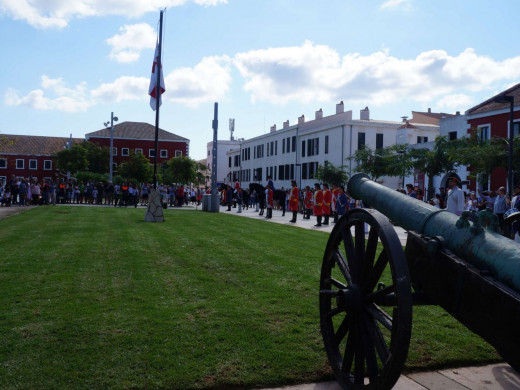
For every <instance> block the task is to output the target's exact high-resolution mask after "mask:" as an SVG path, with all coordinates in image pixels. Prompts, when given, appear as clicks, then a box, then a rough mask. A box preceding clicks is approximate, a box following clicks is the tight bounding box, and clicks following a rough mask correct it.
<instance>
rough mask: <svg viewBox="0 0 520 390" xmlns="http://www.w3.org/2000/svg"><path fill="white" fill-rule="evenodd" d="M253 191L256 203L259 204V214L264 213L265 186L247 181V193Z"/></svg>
mask: <svg viewBox="0 0 520 390" xmlns="http://www.w3.org/2000/svg"><path fill="white" fill-rule="evenodd" d="M253 191H256V198H257V202H258V205H259V206H260V214H258V215H264V209H265V206H266V205H265V187H264V186H263V185H261V184H258V183H249V194H252V193H253Z"/></svg>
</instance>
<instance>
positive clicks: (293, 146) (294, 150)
mask: <svg viewBox="0 0 520 390" xmlns="http://www.w3.org/2000/svg"><path fill="white" fill-rule="evenodd" d="M291 151H292V152H296V136H295V135H293V137H292V147H291Z"/></svg>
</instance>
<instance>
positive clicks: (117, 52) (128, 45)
mask: <svg viewBox="0 0 520 390" xmlns="http://www.w3.org/2000/svg"><path fill="white" fill-rule="evenodd" d="M119 31H121V34H117V35H114V36H113V37H112V38H109V39H107V40H106V42H107V44H108V45H109V46H112V51H111V52H110V58H111V59H113V60H116V61H118V62H134V61H137V60H138V59H139V57H140V55H141V50H143V49H151V48H154V47H155V43H156V39H157V34H156V32H155V30H154V29H153V28H152V26H150V25H149V24H147V23H139V24H132V25H125V26H123V27H121V28H120V29H119Z"/></svg>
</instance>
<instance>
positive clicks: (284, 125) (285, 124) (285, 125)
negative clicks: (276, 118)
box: [283, 119, 289, 129]
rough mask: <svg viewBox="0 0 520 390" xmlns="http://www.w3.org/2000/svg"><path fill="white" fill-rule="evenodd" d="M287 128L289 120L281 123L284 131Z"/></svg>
mask: <svg viewBox="0 0 520 390" xmlns="http://www.w3.org/2000/svg"><path fill="white" fill-rule="evenodd" d="M288 127H289V119H287V120H286V121H285V122H284V123H283V128H284V129H286V128H288Z"/></svg>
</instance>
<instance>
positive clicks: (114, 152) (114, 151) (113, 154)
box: [112, 148, 117, 156]
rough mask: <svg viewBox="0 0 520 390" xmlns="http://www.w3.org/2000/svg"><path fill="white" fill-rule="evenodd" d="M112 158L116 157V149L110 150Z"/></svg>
mask: <svg viewBox="0 0 520 390" xmlns="http://www.w3.org/2000/svg"><path fill="white" fill-rule="evenodd" d="M112 156H117V148H112Z"/></svg>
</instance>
